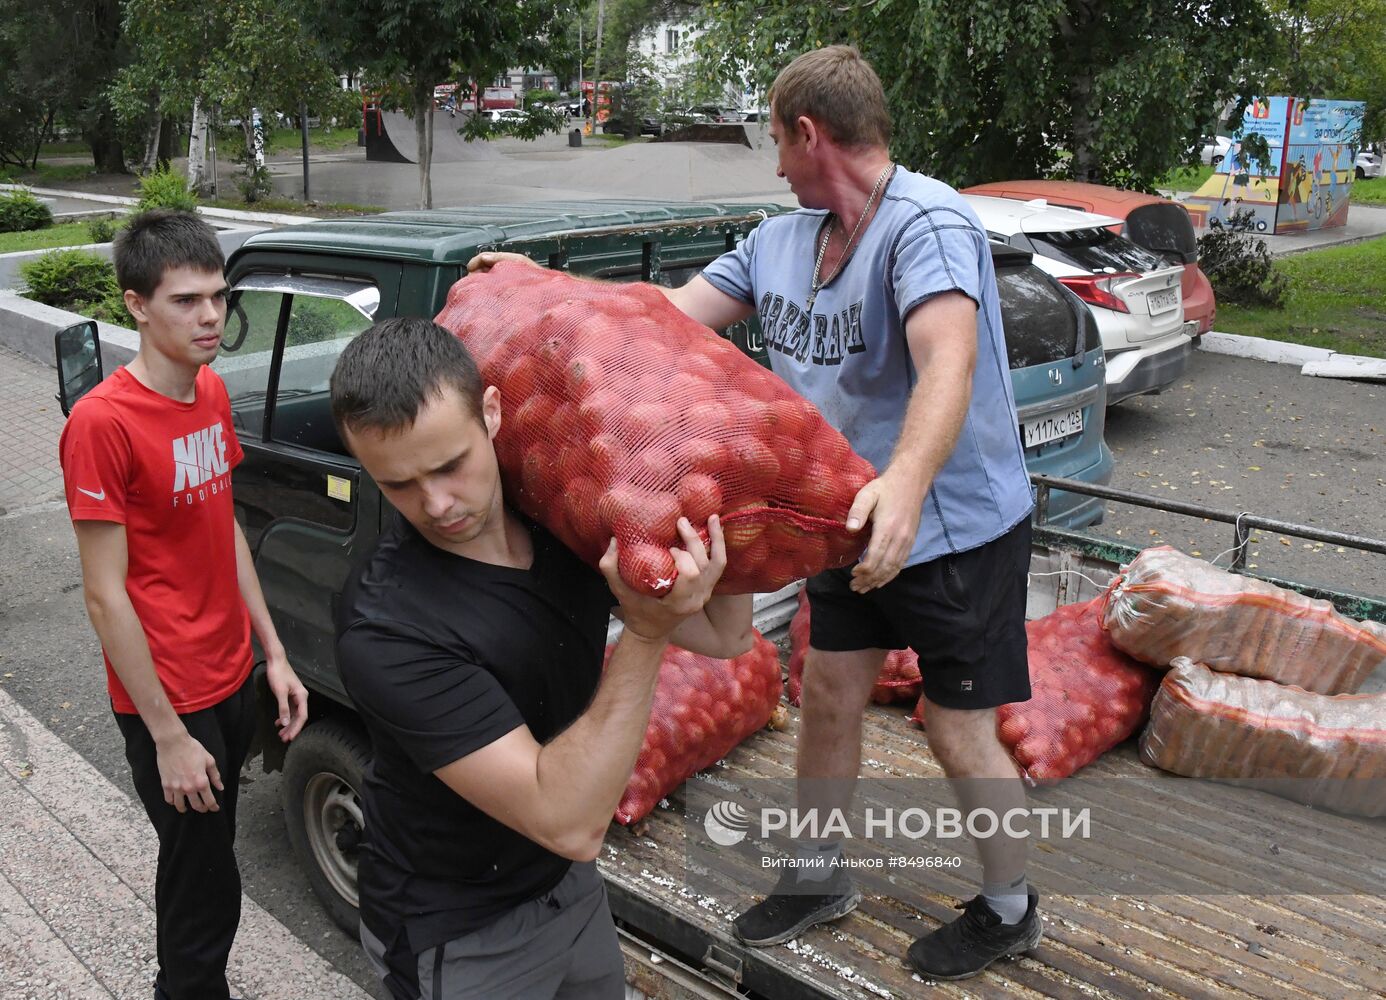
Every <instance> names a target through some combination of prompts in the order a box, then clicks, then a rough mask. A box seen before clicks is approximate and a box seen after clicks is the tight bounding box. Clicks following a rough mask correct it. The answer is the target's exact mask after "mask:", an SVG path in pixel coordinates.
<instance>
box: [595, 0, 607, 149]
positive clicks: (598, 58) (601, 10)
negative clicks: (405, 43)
mask: <svg viewBox="0 0 1386 1000" xmlns="http://www.w3.org/2000/svg"><path fill="white" fill-rule="evenodd" d="M605 21H606V0H597V51H596V54H595V55H593V56H592V121H593V122H594V123H595V122H596V120H597V100H598V98H600V97H601V90H602V24H603V23H604V22H605ZM595 127H596V126H595V124H594V125H593V128H595Z"/></svg>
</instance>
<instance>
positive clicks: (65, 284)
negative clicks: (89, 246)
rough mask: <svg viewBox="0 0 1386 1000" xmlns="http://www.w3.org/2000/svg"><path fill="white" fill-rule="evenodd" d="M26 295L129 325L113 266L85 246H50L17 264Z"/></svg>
mask: <svg viewBox="0 0 1386 1000" xmlns="http://www.w3.org/2000/svg"><path fill="white" fill-rule="evenodd" d="M19 273H20V274H21V275H22V276H23V278H24V283H25V284H26V285H27V286H28V287H29V291H28V293H27V294H28V297H29V298H31V299H33V300H34V301H36V302H42V303H43V304H44V305H49V306H55V307H57V308H59V309H67V310H70V311H71V312H75V313H80V314H81V315H83V316H86V317H88V318H90V319H96V320H101V321H102V322H105V323H116V324H119V325H120V326H128V327H131V328H133V327H134V325H135V321H134V318H133V317H131V315H130V313H129V311H128V310H127V309H126V308H125V296H124V294H123V293H122V292H121V290H120V285H119V284H118V283H117V282H116V276H115V267H114V266H113V265H112V264H111V262H110V261H108V260H107V259H106V258H104V257H101V256H98V255H97V254H94V253H91V252H90V251H87V250H54V251H52V252H51V253H46V254H44V255H43V256H41V257H39V258H38V259H37V260H32V261H30V262H28V263H27V264H22V265H20V268H19Z"/></svg>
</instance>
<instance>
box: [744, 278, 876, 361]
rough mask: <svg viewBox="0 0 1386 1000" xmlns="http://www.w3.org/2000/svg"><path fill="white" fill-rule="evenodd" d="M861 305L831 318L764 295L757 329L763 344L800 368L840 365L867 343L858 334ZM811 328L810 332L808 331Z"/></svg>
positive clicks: (860, 334) (770, 293)
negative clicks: (811, 364) (796, 363)
mask: <svg viewBox="0 0 1386 1000" xmlns="http://www.w3.org/2000/svg"><path fill="white" fill-rule="evenodd" d="M861 309H862V303H861V301H857V302H854V303H852V304H851V305H850V306H848V307H847V308H846V309H843V310H840V311H838V312H834V313H833V314H832V315H831V316H829V315H825V314H822V313H813V314H812V315H810V314H809V313H806V312H804V310H803V308H802V307H801V306H800V305H799V304H798V303H797V302H786V301H785V297H784V296H783V295H777V294H775V293H774V292H766V293H765V294H764V295H763V296H761V300H760V309H759V310H758V311H759V313H760V326H761V330H762V331H763V332H764V335H765V344H766V346H767V347H769V348H771V349H772V350H775V351H778V352H779V353H781V354H786V355H788V356H790V357H792V358H793V359H794V360H795V361H798V362H799V363H800V364H802V363H804V362H805V361H808V360H812V362H813V363H814V364H815V365H840V364H842V359H843V357H845V356H846V355H848V354H861V353H863V352H864V351H865V350H866V342H865V341H864V340H863V339H862V333H861ZM810 327H812V329H811V330H810Z"/></svg>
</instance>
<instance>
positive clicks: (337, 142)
mask: <svg viewBox="0 0 1386 1000" xmlns="http://www.w3.org/2000/svg"><path fill="white" fill-rule="evenodd" d="M265 145H266V152H267V153H269V154H274V153H299V152H302V150H303V136H302V134H301V133H300V132H299V130H298V129H296V128H276V129H271V130H270V133H269V138H268V140H267V141H266V144H265ZM355 148H356V129H355V128H310V129H309V130H308V151H309V152H310V153H313V152H317V153H330V152H339V151H341V150H343V149H355Z"/></svg>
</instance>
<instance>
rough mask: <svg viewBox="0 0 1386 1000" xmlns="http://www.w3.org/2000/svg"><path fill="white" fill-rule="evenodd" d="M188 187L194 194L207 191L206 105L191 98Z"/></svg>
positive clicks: (198, 99) (200, 100)
mask: <svg viewBox="0 0 1386 1000" xmlns="http://www.w3.org/2000/svg"><path fill="white" fill-rule="evenodd" d="M188 188H189V189H190V190H191V191H192V192H193V193H194V194H205V193H206V191H207V106H206V105H205V104H203V103H202V99H201V98H194V99H193V113H192V136H191V137H190V138H189V140H188Z"/></svg>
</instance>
